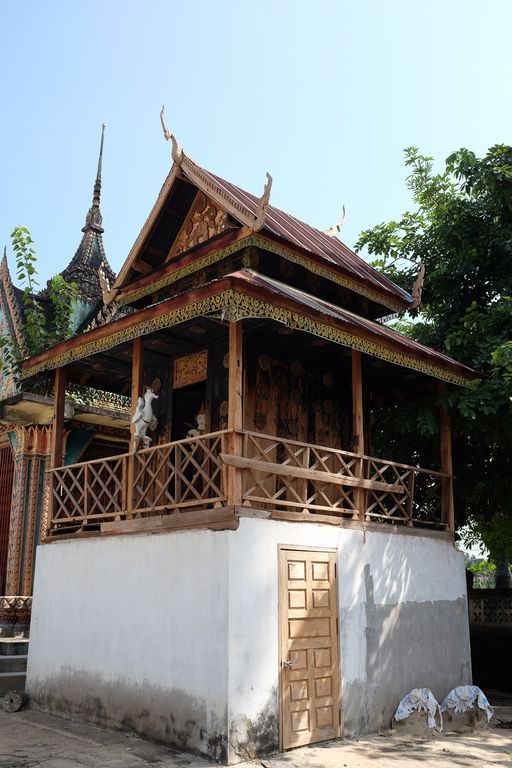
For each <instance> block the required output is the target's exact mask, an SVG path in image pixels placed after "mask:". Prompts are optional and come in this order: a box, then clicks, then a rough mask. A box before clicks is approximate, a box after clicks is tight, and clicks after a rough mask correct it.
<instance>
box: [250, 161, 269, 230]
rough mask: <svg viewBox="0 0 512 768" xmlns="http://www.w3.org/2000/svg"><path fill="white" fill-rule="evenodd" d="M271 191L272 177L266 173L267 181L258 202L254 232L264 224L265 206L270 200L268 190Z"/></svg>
mask: <svg viewBox="0 0 512 768" xmlns="http://www.w3.org/2000/svg"><path fill="white" fill-rule="evenodd" d="M271 189H272V176H271V175H270V173H268V172H267V181H266V183H265V186H264V188H263V194H262V196H261V197H260V199H259V200H258V214H257V216H256V221H255V223H254V230H255V231H256V232H258V231H259V230H260V229H261V228H262V226H263V225H264V224H265V215H266V213H267V205H268V201H269V200H270V190H271Z"/></svg>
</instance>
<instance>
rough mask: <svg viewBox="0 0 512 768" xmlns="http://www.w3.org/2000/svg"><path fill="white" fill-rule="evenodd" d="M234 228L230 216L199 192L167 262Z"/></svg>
mask: <svg viewBox="0 0 512 768" xmlns="http://www.w3.org/2000/svg"><path fill="white" fill-rule="evenodd" d="M232 226H233V222H232V221H230V216H229V214H228V213H227V212H226V211H224V210H223V209H222V208H220V207H219V206H218V205H217V204H216V203H214V202H213V201H212V200H211V199H210V198H209V197H207V196H206V195H205V194H204V192H201V191H198V193H197V195H196V197H195V199H194V202H193V204H192V207H191V209H190V211H189V213H188V214H187V217H186V219H185V221H184V222H183V225H182V227H181V229H180V231H179V232H178V235H177V237H176V240H175V241H174V243H173V245H172V247H171V250H170V251H169V256H168V257H167V261H171V260H172V259H174V258H175V257H177V256H180V255H181V254H182V253H184V252H185V251H188V250H189V249H190V248H193V247H194V246H195V245H199V244H200V243H204V242H206V241H207V240H210V239H211V238H212V237H215V236H216V235H220V234H222V232H224V231H225V230H226V229H228V228H230V227H232Z"/></svg>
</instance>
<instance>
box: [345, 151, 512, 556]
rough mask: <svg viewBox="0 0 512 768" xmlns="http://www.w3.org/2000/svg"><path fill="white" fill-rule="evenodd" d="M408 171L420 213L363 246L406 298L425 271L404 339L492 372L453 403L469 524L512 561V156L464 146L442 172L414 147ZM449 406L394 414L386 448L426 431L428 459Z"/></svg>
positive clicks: (450, 398)
mask: <svg viewBox="0 0 512 768" xmlns="http://www.w3.org/2000/svg"><path fill="white" fill-rule="evenodd" d="M405 163H406V166H407V167H408V168H409V170H410V174H409V176H408V178H407V184H408V187H409V189H410V191H411V193H412V199H413V202H414V209H413V211H412V212H406V213H404V214H403V216H402V217H401V218H400V219H399V220H397V221H390V222H387V223H382V224H379V225H377V226H376V227H374V228H373V229H370V230H367V231H365V232H362V233H361V235H360V238H359V242H358V243H357V246H356V247H357V248H358V249H361V248H363V247H366V248H367V250H368V252H369V253H370V254H371V255H372V256H374V257H375V261H374V262H373V264H374V265H375V266H376V267H377V268H378V269H380V270H381V271H382V272H383V273H385V274H386V275H387V276H388V277H390V278H391V279H392V280H393V281H394V282H396V283H398V284H399V285H401V286H402V287H404V288H406V289H407V290H410V287H411V285H412V282H413V280H414V277H415V275H416V273H417V271H418V266H419V264H420V263H423V264H424V265H425V268H426V275H425V284H424V288H423V295H422V303H421V306H420V307H419V309H417V310H414V311H412V312H411V313H410V316H408V317H407V316H406V318H403V319H402V320H401V321H400V330H402V331H404V332H406V333H407V334H408V335H410V336H412V337H413V338H415V339H417V340H418V341H420V342H422V343H424V344H427V345H429V346H432V347H434V348H435V349H437V350H439V351H441V352H444V353H446V354H448V355H450V356H452V357H454V358H455V359H457V360H459V361H460V362H462V363H465V364H466V365H468V366H470V367H472V368H475V369H477V370H478V371H480V372H481V373H482V378H481V380H480V381H479V383H478V384H477V386H475V387H473V388H459V387H458V388H456V389H453V390H452V391H450V392H449V393H448V394H447V395H446V397H445V401H446V402H445V404H447V405H448V406H449V407H450V409H451V412H452V424H453V440H454V443H453V448H454V464H455V474H456V478H457V480H456V500H457V509H458V521H459V523H460V524H465V523H467V522H469V524H470V530H471V531H472V532H473V533H472V535H480V536H481V537H482V538H484V540H485V539H486V544H487V546H488V548H489V550H490V552H491V556H492V557H493V559H499V558H504V557H508V558H512V535H510V534H509V535H504V531H505V530H507V531H510V530H511V528H512V493H511V488H510V478H511V477H512V451H511V450H510V446H511V444H512V410H511V397H512V341H511V340H512V147H510V146H505V145H496V146H493V147H491V148H490V149H489V150H488V152H487V154H486V155H485V157H483V158H478V157H477V156H476V155H475V154H474V153H473V152H471V151H469V150H467V149H460V150H459V151H458V152H455V153H454V154H452V155H451V156H450V157H449V158H448V159H447V160H446V165H445V169H444V170H443V171H442V172H440V173H436V172H435V171H434V167H433V160H432V158H429V157H425V156H423V155H421V154H420V153H419V152H418V150H417V149H415V148H409V149H407V150H406V151H405ZM438 406H439V402H438V401H436V398H433V397H432V398H430V399H428V398H427V399H426V400H425V401H424V402H421V403H420V404H419V407H416V408H412V409H411V408H409V409H402V412H401V414H400V416H399V417H398V418H397V416H398V414H396V413H395V414H394V418H393V419H390V418H389V414H388V422H389V423H388V424H387V439H388V440H390V441H394V443H395V444H396V445H397V446H398V447H400V446H401V447H402V449H403V452H404V453H406V451H407V448H408V445H409V444H410V441H411V435H412V434H414V433H418V432H419V433H421V434H423V435H424V436H425V440H424V443H425V450H426V451H427V452H428V450H429V445H430V443H432V444H433V441H432V440H430V437H432V438H433V437H434V435H435V432H436V429H437V427H436V423H437V413H436V411H437V408H438ZM380 418H384V419H385V418H386V414H385V413H384V414H381V415H380ZM429 440H430V442H429ZM489 531H494V534H493V535H491V534H490V533H489Z"/></svg>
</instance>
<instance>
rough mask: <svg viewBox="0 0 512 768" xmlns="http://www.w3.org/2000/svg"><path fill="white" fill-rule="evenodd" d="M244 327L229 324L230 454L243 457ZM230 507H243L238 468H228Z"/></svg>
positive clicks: (240, 478) (240, 473) (240, 474)
mask: <svg viewBox="0 0 512 768" xmlns="http://www.w3.org/2000/svg"><path fill="white" fill-rule="evenodd" d="M243 373H244V370H243V325H242V320H239V321H238V322H236V323H233V322H231V323H230V324H229V368H228V429H232V430H235V431H234V432H233V433H232V434H230V435H229V438H230V439H229V452H230V453H231V455H232V456H241V455H242V435H241V433H240V432H237V431H236V430H241V429H243V424H244V421H243V379H244V376H243ZM226 475H227V483H228V487H227V497H228V505H229V506H232V507H240V506H241V505H242V470H241V469H240V468H239V467H236V466H228V468H227V473H226Z"/></svg>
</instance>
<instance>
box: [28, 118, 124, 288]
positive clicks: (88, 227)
mask: <svg viewBox="0 0 512 768" xmlns="http://www.w3.org/2000/svg"><path fill="white" fill-rule="evenodd" d="M104 133H105V126H103V127H102V131H101V143H100V154H99V158H98V170H97V173H96V180H95V182H94V190H93V195H92V204H91V207H90V208H89V211H88V212H87V216H86V218H85V226H84V227H83V229H82V232H83V237H82V240H81V242H80V245H79V246H78V249H77V251H76V253H75V255H74V257H73V259H72V260H71V261H70V263H69V264H68V266H67V267H66V268H65V269H64V270H63V271H62V272H61V275H62V277H63V278H64V280H65V281H66V282H67V283H75V284H76V287H77V291H78V296H79V298H81V299H83V300H85V301H87V302H90V303H94V302H101V303H103V297H104V295H105V293H108V291H109V290H110V288H111V287H112V285H113V284H114V281H115V279H116V276H115V273H114V272H113V270H112V268H111V267H110V264H109V263H108V261H107V257H106V255H105V248H104V246H103V232H104V229H103V226H102V224H103V217H102V215H101V210H100V197H101V169H102V162H103V139H104ZM100 270H101V272H102V276H101V277H100ZM102 283H103V287H102ZM47 291H48V288H46V289H45V290H44V291H42V292H41V295H45V294H46V292H47Z"/></svg>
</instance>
